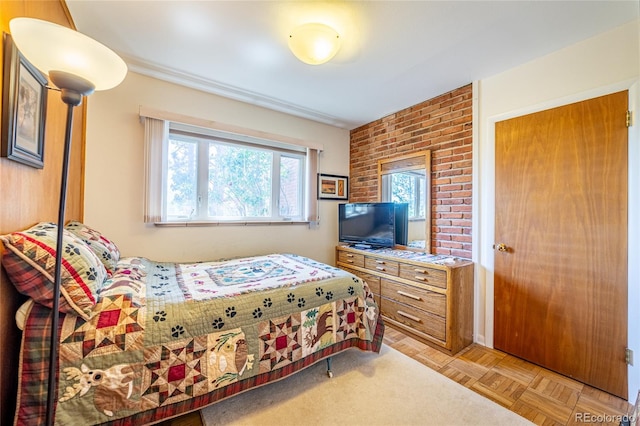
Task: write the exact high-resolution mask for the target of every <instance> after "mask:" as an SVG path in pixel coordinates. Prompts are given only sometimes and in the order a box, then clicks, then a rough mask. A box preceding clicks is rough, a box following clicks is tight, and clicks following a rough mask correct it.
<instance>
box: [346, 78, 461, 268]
mask: <svg viewBox="0 0 640 426" xmlns="http://www.w3.org/2000/svg"><path fill="white" fill-rule="evenodd" d="M471 98H472V93H471V84H468V85H466V86H463V87H460V88H458V89H455V90H452V91H451V92H448V93H445V94H442V95H440V96H438V97H435V98H433V99H430V100H428V101H425V102H422V103H420V104H418V105H414V106H412V107H409V108H406V109H403V110H401V111H398V112H396V113H394V114H391V115H388V116H386V117H383V118H381V119H379V120H376V121H374V122H372V123H369V124H365V125H364V126H361V127H358V128H356V129H353V130H352V131H351V144H350V156H351V157H350V158H351V159H350V182H349V184H350V188H349V201H350V202H365V201H377V197H378V160H379V159H381V158H390V157H395V156H399V155H404V154H409V153H411V152H414V151H422V150H425V149H429V150H431V226H432V231H431V252H432V253H435V254H447V255H453V256H459V257H466V258H471V191H472V188H471V155H472V146H471V129H472V115H471V103H472V99H471Z"/></svg>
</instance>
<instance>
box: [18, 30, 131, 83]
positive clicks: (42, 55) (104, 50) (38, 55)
mask: <svg viewBox="0 0 640 426" xmlns="http://www.w3.org/2000/svg"><path fill="white" fill-rule="evenodd" d="M9 28H10V30H11V37H12V38H13V41H14V43H15V44H16V46H17V47H18V50H19V51H20V53H22V54H23V55H24V57H25V58H27V60H28V61H29V62H31V64H33V66H34V67H36V68H38V69H39V70H40V71H42V72H43V73H45V74H47V75H48V74H49V73H50V72H51V71H61V72H65V73H69V74H72V75H75V76H78V77H81V78H83V79H85V80H87V81H89V82H91V83H92V84H93V85H94V86H95V90H107V89H111V88H113V87H115V86H117V85H118V84H120V83H121V82H122V80H124V77H125V76H126V75H127V65H126V64H125V63H124V61H123V60H122V59H121V58H120V57H119V56H118V55H117V54H116V53H115V52H113V51H112V50H111V49H109V48H108V47H106V46H104V45H103V44H101V43H99V42H97V41H95V40H94V39H92V38H90V37H87V36H86V35H84V34H81V33H79V32H77V31H74V30H72V29H70V28H66V27H63V26H61V25H57V24H54V23H52V22H48V21H42V20H39V19H33V18H14V19H12V20H11V22H9Z"/></svg>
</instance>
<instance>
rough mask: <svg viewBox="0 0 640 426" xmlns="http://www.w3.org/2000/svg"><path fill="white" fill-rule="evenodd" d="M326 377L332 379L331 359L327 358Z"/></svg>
mask: <svg viewBox="0 0 640 426" xmlns="http://www.w3.org/2000/svg"><path fill="white" fill-rule="evenodd" d="M327 376H329V378H331V377H333V371H331V357H329V358H327Z"/></svg>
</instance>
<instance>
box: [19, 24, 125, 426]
mask: <svg viewBox="0 0 640 426" xmlns="http://www.w3.org/2000/svg"><path fill="white" fill-rule="evenodd" d="M9 28H10V30H11V36H12V38H13V40H14V43H15V44H16V46H17V47H18V50H19V51H20V53H22V55H23V56H24V57H25V58H26V59H27V60H28V61H29V62H30V63H31V64H32V65H33V66H34V67H36V68H38V69H39V70H40V71H42V72H43V73H45V74H47V75H48V76H49V81H50V82H51V83H53V84H54V85H55V86H56V87H57V88H58V89H59V90H60V92H61V98H62V101H63V102H64V103H65V104H67V124H66V131H65V139H64V157H63V161H62V176H61V180H60V205H59V208H58V235H57V244H56V259H55V269H54V283H53V287H54V295H53V308H52V309H53V312H52V321H51V342H50V352H49V382H48V389H47V418H46V424H47V425H53V417H54V416H53V413H54V402H55V391H56V370H57V360H58V321H59V318H58V317H59V313H58V308H59V303H60V285H61V282H62V270H61V268H62V251H63V250H62V235H63V230H64V216H65V207H66V198H67V175H68V172H69V158H70V156H71V135H72V131H73V128H72V123H73V107H75V106H78V105H80V103H82V97H83V96H88V95H90V94H91V93H93V92H94V91H95V90H107V89H111V88H113V87H115V86H117V85H118V84H120V83H121V82H122V80H123V79H124V77H125V75H126V74H127V66H126V64H125V63H124V61H123V60H122V59H121V58H120V57H119V56H118V55H116V54H115V53H114V52H113V51H112V50H110V49H109V48H107V47H105V46H104V45H102V44H100V43H98V42H97V41H95V40H93V39H91V38H89V37H87V36H85V35H84V34H81V33H79V32H77V31H74V30H72V29H70V28H66V27H63V26H60V25H57V24H54V23H51V22H47V21H42V20H39V19H32V18H14V19H12V20H11V22H9Z"/></svg>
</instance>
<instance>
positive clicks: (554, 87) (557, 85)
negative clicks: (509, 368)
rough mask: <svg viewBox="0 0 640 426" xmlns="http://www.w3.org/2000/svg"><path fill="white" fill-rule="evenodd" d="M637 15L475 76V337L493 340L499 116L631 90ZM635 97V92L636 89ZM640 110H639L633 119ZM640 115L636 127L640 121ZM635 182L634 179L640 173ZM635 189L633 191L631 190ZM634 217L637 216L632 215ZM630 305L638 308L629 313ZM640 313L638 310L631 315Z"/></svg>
mask: <svg viewBox="0 0 640 426" xmlns="http://www.w3.org/2000/svg"><path fill="white" fill-rule="evenodd" d="M639 33H640V21H634V22H631V23H628V24H626V25H623V26H621V27H618V28H616V29H614V30H612V31H609V32H607V33H604V34H601V35H599V36H596V37H594V38H591V39H588V40H585V41H583V42H580V43H577V44H575V45H573V46H570V47H568V48H565V49H562V50H560V51H557V52H554V53H552V54H550V55H547V56H544V57H541V58H539V59H537V60H534V61H531V62H529V63H526V64H524V65H521V66H518V67H516V68H513V69H511V70H508V71H506V72H504V73H501V74H498V75H495V76H492V77H490V78H487V79H484V80H481V81H479V82H476V86H477V87H475V91H476V93H477V97H478V114H477V121H476V122H474V127H475V128H476V129H474V130H476V131H477V136H476V140H475V141H474V149H475V151H474V178H475V180H474V188H475V189H476V190H475V191H474V192H475V193H474V200H473V203H474V207H475V208H477V210H476V211H477V212H478V214H477V215H474V217H475V219H474V224H473V229H474V235H473V242H474V246H475V248H476V249H475V250H474V261H476V311H475V313H476V318H475V332H476V340H477V341H478V342H480V343H484V344H486V345H487V346H493V266H494V252H493V249H492V245H493V243H494V241H493V237H494V220H495V214H494V211H495V208H494V202H495V198H494V194H495V181H494V174H495V163H494V154H495V149H494V148H495V140H494V124H495V123H496V122H497V121H501V120H505V119H507V118H511V117H516V116H520V115H523V114H526V113H531V112H534V111H540V110H543V109H548V108H553V107H556V106H559V105H564V104H568V103H572V102H578V101H581V100H585V99H589V98H593V97H596V96H600V95H604V94H607V93H614V92H617V91H620V90H627V89H630V88H631V87H632V86H633V85H634V83H637V82H638V81H640V46H639V41H638V40H639ZM633 93H635V96H638V92H637V90H635V91H634V92H633ZM638 116H639V114H638V113H637V112H636V117H638ZM637 121H639V120H638V118H636V123H635V126H636V127H637V126H638V123H637ZM637 135H638V132H637V131H635V132H633V131H632V132H630V136H631V137H630V141H629V143H630V147H633V146H634V144H635V145H636V146H637V144H638V143H640V140H638V136H637ZM629 155H630V169H631V170H630V171H631V172H630V173H629V176H630V179H631V178H633V176H637V174H638V170H637V169H638V168H640V152H639V150H638V149H630V151H629ZM635 179H636V180H637V177H636V178H635ZM637 185H638V183H637V182H636V183H633V182H630V185H629V204H630V208H629V212H630V213H631V212H632V211H638V206H640V194H639V193H638V191H637ZM633 188H636V191H633V192H632V189H633ZM629 220H630V222H632V221H637V220H638V219H637V217H635V218H633V217H630V218H629ZM629 232H630V233H632V234H630V235H629V241H630V245H629V261H630V262H632V259H634V258H635V259H637V257H638V255H637V254H636V253H635V252H633V251H632V250H633V249H635V250H636V251H637V249H638V245H637V243H635V242H634V241H640V230H639V229H638V227H637V226H631V227H630V230H629ZM632 268H633V265H632V264H631V263H630V269H629V297H630V298H631V297H637V295H638V294H639V293H640V276H639V275H638V273H637V267H636V270H635V272H634V271H633V270H632ZM637 302H638V301H637V300H632V299H630V300H629V310H630V318H631V316H632V312H635V310H637V306H636V305H637ZM632 310H633V311H632ZM633 315H637V314H633ZM628 329H629V344H630V345H631V347H632V349H635V352H636V353H637V354H640V346H639V345H638V343H639V342H640V327H639V326H638V323H637V322H636V323H635V324H634V325H630V326H629V327H628ZM639 364H640V362H636V366H635V367H630V368H629V397H630V398H633V400H635V394H636V393H637V390H638V389H639V388H640V365H639Z"/></svg>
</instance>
